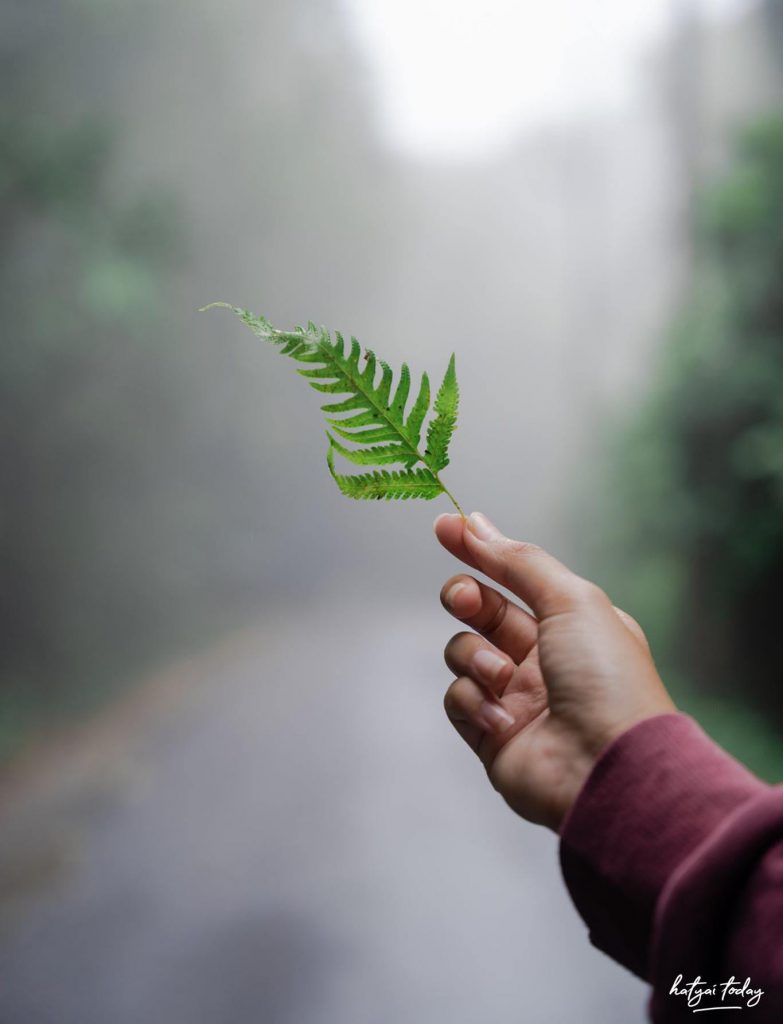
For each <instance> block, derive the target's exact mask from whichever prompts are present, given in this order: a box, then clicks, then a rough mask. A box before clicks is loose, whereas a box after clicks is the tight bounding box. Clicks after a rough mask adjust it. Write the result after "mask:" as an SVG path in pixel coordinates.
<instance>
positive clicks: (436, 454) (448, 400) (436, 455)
mask: <svg viewBox="0 0 783 1024" xmlns="http://www.w3.org/2000/svg"><path fill="white" fill-rule="evenodd" d="M458 405H459V385H458V384H457V371H456V369H455V366H454V356H453V355H452V357H451V359H450V360H449V365H448V367H447V368H446V373H445V375H444V377H443V383H442V384H441V386H440V388H439V389H438V394H437V395H436V396H435V413H436V415H435V418H434V419H433V420H432V421H431V422H430V425H429V429H428V430H427V449H426V455H427V456H428V458H429V459H430V465H431V466H432V468H433V469H435V470H439V469H445V468H446V466H448V464H449V442H450V441H451V436H452V434H453V433H454V431H455V430H456V429H457V406H458Z"/></svg>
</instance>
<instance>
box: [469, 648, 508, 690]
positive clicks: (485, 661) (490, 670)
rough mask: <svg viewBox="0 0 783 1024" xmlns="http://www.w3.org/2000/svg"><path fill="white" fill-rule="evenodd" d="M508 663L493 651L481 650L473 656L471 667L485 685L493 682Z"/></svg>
mask: <svg viewBox="0 0 783 1024" xmlns="http://www.w3.org/2000/svg"><path fill="white" fill-rule="evenodd" d="M507 664H508V662H507V661H506V659H505V658H503V657H501V656H500V655H499V654H495V652H494V651H488V650H487V649H486V648H482V650H480V651H476V653H475V654H474V655H473V667H474V668H475V669H476V670H477V673H478V675H479V676H480V678H481V679H482V680H483V681H484V682H486V683H492V682H494V681H495V680H496V679H497V677H498V676H499V675H500V673H501V671H502V670H503V669H504V668H505V667H506V665H507Z"/></svg>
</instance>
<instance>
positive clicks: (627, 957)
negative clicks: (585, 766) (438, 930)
mask: <svg viewBox="0 0 783 1024" xmlns="http://www.w3.org/2000/svg"><path fill="white" fill-rule="evenodd" d="M560 836H561V842H560V859H561V864H562V868H563V875H564V877H565V881H566V885H567V886H568V889H569V892H570V893H571V897H572V899H573V901H574V903H575V905H576V907H577V909H578V910H579V913H580V914H581V915H582V917H583V918H584V920H585V922H586V924H587V926H588V928H589V929H590V939H591V941H592V942H593V943H594V945H596V946H597V947H598V948H599V949H601V950H603V951H604V952H605V953H608V954H609V956H611V957H613V958H614V959H615V960H618V961H619V962H620V963H621V964H624V965H625V966H626V967H628V968H629V969H630V970H632V971H634V972H635V973H636V974H638V975H640V976H641V977H642V978H645V979H646V980H648V981H649V982H650V983H651V984H652V986H653V997H652V1003H651V1007H652V1017H653V1020H654V1021H656V1022H658V1024H672V1022H676V1021H680V1020H683V1021H685V1020H691V1021H692V1020H693V1011H694V1009H695V1008H696V1007H697V1006H700V1007H701V1008H702V1009H706V1007H707V1006H710V1007H717V1006H718V1005H722V1006H724V1007H725V1006H727V1005H729V1004H730V1003H731V999H732V998H734V997H733V995H732V992H731V990H727V991H726V993H725V994H724V993H723V990H722V988H721V987H718V988H717V989H716V991H715V993H714V994H712V995H710V994H709V992H705V993H704V995H703V996H702V997H701V1000H700V1001H699V1002H698V1003H697V1004H695V1005H693V1004H692V1005H691V1006H689V1005H688V998H687V996H685V995H682V994H677V993H674V994H672V993H671V989H672V986H673V985H675V983H676V982H677V979H678V977H680V982H679V985H678V986H675V987H677V988H678V990H679V991H680V993H681V992H682V990H683V989H684V988H685V987H686V986H687V985H688V983H689V982H691V981H695V980H696V979H697V978H700V979H701V981H700V986H701V987H703V988H709V987H710V986H712V985H716V986H722V985H723V984H724V983H727V982H729V980H730V979H731V978H732V976H733V977H734V978H735V979H737V987H741V986H742V984H743V983H744V982H745V979H746V978H749V979H750V981H749V982H748V983H747V986H746V988H745V991H744V992H743V993H741V994H740V995H738V996H736V999H735V1002H738V1003H742V1006H743V1009H744V1010H745V1013H744V1014H743V1016H742V1018H741V1019H743V1020H745V1019H749V1020H751V1021H756V1022H758V1024H761V1022H762V1021H770V1022H772V1021H774V1022H775V1024H780V1022H783V787H770V786H767V785H766V784H764V783H763V782H761V781H760V780H759V779H757V778H756V777H755V776H754V775H752V774H751V773H750V772H749V771H747V769H745V768H743V767H742V765H740V764H739V763H738V762H737V761H735V760H734V759H733V758H732V757H730V756H729V755H728V754H727V753H726V752H725V751H723V750H722V749H721V748H720V747H718V746H717V745H716V744H715V743H713V742H712V740H710V739H709V738H708V737H707V736H706V735H705V733H704V732H703V731H702V730H701V729H700V728H699V726H698V725H697V724H696V723H695V722H694V721H693V720H692V719H690V718H687V717H686V716H685V715H679V714H667V715H659V716H657V717H655V718H650V719H647V720H646V721H644V722H640V723H639V724H638V725H635V726H633V728H631V729H629V730H628V731H627V732H625V733H624V734H623V735H622V736H620V737H619V738H618V739H617V740H615V741H614V742H613V743H612V744H610V746H609V747H608V748H607V749H606V750H605V751H604V752H603V753H602V755H601V757H600V758H599V759H598V761H597V763H596V764H595V766H594V768H593V770H592V772H591V774H590V776H589V778H588V779H587V781H586V783H585V785H584V787H583V788H582V791H581V792H580V794H579V796H578V798H577V800H576V802H575V803H574V806H573V807H572V808H571V811H570V812H569V814H568V815H567V817H566V819H565V821H564V822H563V826H562V828H561V831H560ZM758 988H761V989H763V990H764V994H763V995H762V996H760V997H759V998H758V1000H756V1001H753V998H752V993H750V992H749V989H758ZM749 1002H753V1005H748V1003H749ZM732 1005H733V1004H732ZM696 1019H697V1020H698V1019H699V1018H698V1017H697V1018H696Z"/></svg>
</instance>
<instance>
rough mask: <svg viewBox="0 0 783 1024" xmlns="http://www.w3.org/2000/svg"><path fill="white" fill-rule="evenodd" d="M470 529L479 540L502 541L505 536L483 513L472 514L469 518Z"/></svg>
mask: <svg viewBox="0 0 783 1024" xmlns="http://www.w3.org/2000/svg"><path fill="white" fill-rule="evenodd" d="M468 529H469V530H470V531H471V533H474V534H475V535H476V536H477V537H478V539H479V540H485V541H488V540H502V539H503V534H502V533H501V532H500V530H499V529H498V528H497V526H495V525H494V524H493V523H491V522H490V521H489V519H487V517H486V516H485V515H483V514H482V513H481V512H471V513H470V515H469V516H468Z"/></svg>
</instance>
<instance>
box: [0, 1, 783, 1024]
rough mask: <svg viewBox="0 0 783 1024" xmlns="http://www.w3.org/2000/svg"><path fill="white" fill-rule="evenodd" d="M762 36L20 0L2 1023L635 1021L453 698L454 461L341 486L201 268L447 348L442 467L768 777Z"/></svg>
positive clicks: (778, 146) (5, 512)
mask: <svg viewBox="0 0 783 1024" xmlns="http://www.w3.org/2000/svg"><path fill="white" fill-rule="evenodd" d="M782 43H783V6H781V3H780V2H778V0H768V2H759V3H750V2H745V3H741V2H734V3H732V2H728V0H722V2H717V0H702V2H701V3H696V2H687V0H672V2H665V0H645V2H638V3H634V4H626V3H620V2H613V3H606V4H603V5H602V6H601V9H600V11H597V10H595V9H594V8H591V7H589V6H588V7H585V6H584V5H580V4H578V3H576V2H575V0H559V2H551V3H549V4H547V5H546V6H544V5H535V4H531V3H519V2H517V3H511V2H501V0H498V2H497V3H487V4H478V3H475V2H470V0H460V2H459V3H455V2H452V3H450V4H445V3H443V2H441V0H426V2H422V0H420V2H418V3H416V4H414V3H409V2H407V0H406V2H403V0H397V2H396V3H395V2H392V0H344V2H338V0H289V2H287V3H285V4H272V3H266V2H260V3H251V2H249V0H225V2H224V3H222V4H220V5H215V4H207V3H204V2H202V0H188V2H185V0H164V2H162V0H157V2H154V3H153V2H152V0H138V2H137V3H134V4H130V5H129V4H120V3H117V2H115V0H36V2H35V3H30V2H29V0H6V2H5V3H4V4H3V5H2V8H0V226H1V227H0V296H1V297H2V309H3V341H2V361H1V363H0V389H1V393H2V404H1V405H0V416H1V417H2V430H1V431H0V472H2V493H3V499H2V507H1V511H0V550H2V564H3V571H2V586H1V587H0V595H1V599H2V621H3V643H2V651H3V658H2V666H1V669H0V670H1V673H2V675H1V676H0V686H1V689H0V758H1V760H0V816H1V817H2V821H0V878H1V879H2V881H0V961H1V962H0V1018H2V1020H3V1022H4V1024H21V1022H24V1024H28V1022H31V1024H32V1022H34V1024H39V1022H49V1021H51V1022H55V1021H56V1022H57V1024H68V1022H71V1021H73V1022H76V1021H78V1022H79V1024H92V1022H96V1024H98V1022H101V1024H103V1022H106V1021H112V1022H113V1024H124V1022H126V1021H127V1022H131V1021H132V1022H134V1024H135V1022H137V1021H139V1020H141V1019H145V1020H150V1021H157V1020H160V1021H166V1022H167V1024H177V1022H179V1021H183V1022H184V1021H188V1022H196V1021H205V1022H206V1021H210V1022H221V1024H233V1022H245V1021H264V1022H267V1021H268V1022H273V1024H288V1022H291V1024H293V1022H296V1024H310V1022H318V1024H331V1022H333V1021H334V1022H338V1021H339V1022H340V1024H360V1022H361V1024H363V1022H365V1021H370V1020H371V1021H373V1022H376V1024H382V1022H389V1024H392V1022H394V1024H397V1022H401V1021H403V1020H405V1021H408V1020H413V1021H417V1020H428V1021H430V1022H432V1024H439V1022H444V1024H445V1022H449V1024H462V1022H464V1024H467V1022H473V1021H476V1020H478V1019H479V1018H480V1019H481V1020H483V1021H500V1020H509V1019H511V1020H525V1021H528V1020H529V1021H531V1022H536V1024H547V1022H550V1021H551V1022H553V1024H554V1022H561V1021H563V1020H571V1019H572V1020H576V1019H578V1020H580V1021H584V1022H585V1024H592V1022H595V1024H598V1022H601V1024H612V1022H617V1024H621V1022H622V1024H628V1022H632V1021H642V1020H643V1019H644V1000H645V990H644V988H643V986H642V985H641V984H640V983H638V982H637V981H635V980H634V979H633V978H631V977H630V975H628V974H627V973H626V972H624V971H623V970H622V969H621V968H619V967H616V966H615V965H613V964H611V963H610V962H609V961H608V960H606V958H604V957H602V956H601V955H600V954H599V953H597V952H596V951H595V950H593V949H592V948H591V947H590V946H589V944H588V941H587V936H586V930H585V928H584V926H583V924H582V923H581V921H580V920H579V919H578V917H577V915H576V913H575V911H574V910H573V909H572V908H571V906H570V904H569V902H568V898H567V896H566V894H565V892H564V891H563V889H562V884H561V882H560V878H559V869H558V866H557V852H556V841H555V839H554V837H551V836H549V835H545V834H543V833H541V832H539V831H537V830H535V829H534V828H532V827H531V826H527V825H525V824H524V823H522V822H520V821H518V820H516V819H514V818H513V816H512V815H511V814H510V812H508V811H507V810H506V809H505V808H504V806H502V804H501V803H500V801H499V799H498V798H497V796H496V794H495V793H494V792H493V791H492V790H491V788H490V787H488V786H487V784H486V781H485V779H484V778H483V773H482V770H481V768H480V766H479V765H477V764H474V763H473V762H472V760H471V755H470V752H469V751H467V749H463V748H462V745H461V742H460V741H459V738H458V737H456V736H452V735H451V733H450V729H449V727H448V724H447V723H446V721H445V717H444V715H443V713H442V709H441V699H442V694H443V692H444V691H445V689H446V686H447V685H448V683H449V681H450V679H449V676H448V673H447V671H446V669H445V667H444V666H443V663H442V656H441V651H442V648H443V645H444V643H445V642H446V640H447V639H448V637H449V636H450V635H451V633H452V632H454V631H455V627H454V625H453V624H451V623H450V622H449V621H448V619H447V617H446V616H445V614H444V613H443V612H442V611H441V610H440V607H439V604H438V599H437V595H438V590H439V588H440V586H441V584H442V582H443V581H444V580H445V579H446V577H447V576H448V575H450V574H451V573H452V572H453V571H454V570H455V566H454V565H453V564H452V563H451V561H450V560H449V558H448V557H447V556H446V555H445V553H444V552H442V551H441V550H440V549H439V548H438V546H437V544H436V543H435V541H434V539H433V537H432V534H431V528H430V524H431V521H432V519H433V518H434V516H435V515H436V514H437V513H438V512H441V511H447V510H448V508H449V506H448V504H447V500H446V499H445V498H440V499H438V500H436V501H434V502H432V503H424V502H410V503H407V502H406V503H391V502H389V503H386V502H381V503H377V504H372V505H369V504H366V503H359V502H355V503H354V502H350V501H348V500H347V499H346V498H344V497H343V496H342V495H340V494H339V493H338V491H337V489H336V488H335V486H334V484H333V482H332V481H331V480H330V479H329V475H328V472H327V469H326V466H325V439H324V436H323V430H322V416H321V413H320V412H319V408H318V406H319V403H318V400H317V396H316V395H315V394H314V393H313V392H312V391H310V389H308V388H307V387H305V386H304V383H303V381H302V380H300V379H299V378H298V377H297V376H296V374H295V373H293V372H292V366H291V364H290V363H288V361H286V360H283V359H280V358H279V357H278V355H277V353H276V352H275V351H274V350H272V349H271V348H269V347H263V346H262V345H261V343H260V342H259V341H258V340H257V339H255V338H254V337H253V336H252V335H251V334H250V332H249V331H247V329H246V328H244V327H242V325H241V324H239V323H237V322H235V321H234V320H233V318H231V317H229V316H228V314H226V313H224V312H220V311H215V312H209V313H203V314H199V313H198V312H197V310H198V308H199V307H201V306H203V305H204V304H205V303H207V302H210V301H213V300H225V301H228V302H231V303H233V304H237V305H241V306H245V307H248V308H250V309H253V310H255V311H257V312H260V313H263V314H264V315H266V316H267V317H269V318H270V319H271V320H272V322H273V323H275V324H276V325H278V326H281V327H291V326H293V325H294V324H297V323H302V322H306V321H308V320H313V321H315V322H317V323H319V324H325V325H327V326H328V327H330V328H332V329H336V330H340V331H342V332H344V333H345V334H353V335H355V336H356V337H357V338H358V339H359V340H360V341H361V342H362V343H363V344H365V345H368V346H371V347H372V348H373V349H375V350H376V351H377V352H378V354H379V356H381V357H383V358H384V359H386V360H387V361H388V362H389V363H390V364H391V365H392V366H393V367H395V368H396V367H398V366H399V364H400V363H401V362H402V361H403V360H406V361H408V362H409V363H410V364H411V367H412V369H413V371H414V372H421V371H422V370H426V371H427V372H428V373H429V374H430V377H431V378H436V379H439V378H440V376H441V375H442V373H443V370H444V369H445V366H446V364H447V361H448V358H449V355H450V353H451V352H452V351H454V352H456V356H457V372H458V377H459V380H460V385H461V412H460V422H459V428H458V431H457V433H456V435H455V438H454V441H453V443H452V449H451V460H452V461H451V465H450V466H449V467H448V469H447V471H446V473H445V474H444V478H445V480H446V482H447V484H448V486H449V488H450V489H451V490H452V491H453V492H454V494H455V495H456V496H457V498H458V500H459V501H460V503H461V504H462V506H463V507H464V508H465V509H466V510H470V509H474V508H479V509H481V510H482V511H485V512H486V513H487V514H488V515H490V516H491V518H492V519H494V520H495V521H496V522H497V523H498V524H499V525H500V526H501V528H503V529H504V530H505V531H506V532H507V533H509V534H510V535H513V536H517V537H520V538H524V539H530V540H534V541H536V542H538V543H540V544H543V545H544V546H546V547H548V548H550V549H552V550H553V551H554V552H555V553H557V554H558V555H559V556H561V557H562V558H564V559H566V560H568V561H570V562H571V563H572V564H573V565H574V567H575V568H577V569H578V570H579V571H581V572H584V573H588V572H589V573H591V574H592V575H593V576H594V577H595V578H597V579H598V580H599V581H600V582H601V583H602V584H604V585H606V586H607V587H608V588H609V589H610V591H611V593H612V596H613V598H614V599H615V600H616V601H617V602H618V603H621V604H624V605H625V606H626V607H628V610H629V611H631V612H632V613H634V614H635V615H636V616H637V617H638V618H639V619H640V620H641V621H642V624H643V625H644V626H645V627H646V628H648V629H649V631H650V635H651V637H652V639H653V645H654V651H655V653H656V656H657V658H658V661H659V664H660V665H661V668H662V671H663V672H664V677H665V678H666V680H667V682H671V684H672V685H673V687H674V689H675V693H676V696H677V698H678V700H680V701H681V703H682V706H684V707H685V708H686V709H688V710H691V711H692V712H694V713H695V714H697V717H699V718H700V720H701V721H703V722H704V723H705V725H706V726H707V727H708V728H709V729H710V730H711V731H712V732H713V733H714V734H715V735H716V736H717V737H718V738H719V739H720V740H721V741H722V742H724V743H726V744H727V745H728V746H729V747H730V748H731V749H732V750H733V751H735V752H736V753H737V754H738V755H739V756H741V757H743V758H744V759H745V760H747V761H748V762H749V763H751V765H752V766H753V767H754V768H756V770H758V771H760V772H762V773H763V774H764V775H765V776H766V777H769V778H780V777H781V775H783V755H781V748H780V743H779V726H780V723H781V722H782V721H783V702H781V697H780V691H779V686H777V683H776V680H777V679H778V678H779V670H780V669H783V663H782V662H781V654H780V652H779V650H777V647H776V644H775V630H774V623H773V621H772V612H771V608H772V607H773V605H774V595H775V594H776V593H777V592H778V589H779V582H780V579H781V575H783V526H781V523H783V516H781V511H783V510H782V509H781V505H782V504H783V457H781V454H780V453H781V451H783V406H781V404H780V401H779V398H778V397H777V396H778V395H779V394H780V393H781V384H782V383H783V309H781V304H780V299H779V296H780V288H779V281H780V273H781V271H783V236H781V233H780V224H781V223H783V121H781V115H780V113H779V111H781V110H783V50H781V44H782ZM738 678H739V679H741V681H742V686H741V687H737V685H736V682H737V679H738ZM776 723H777V724H776Z"/></svg>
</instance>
